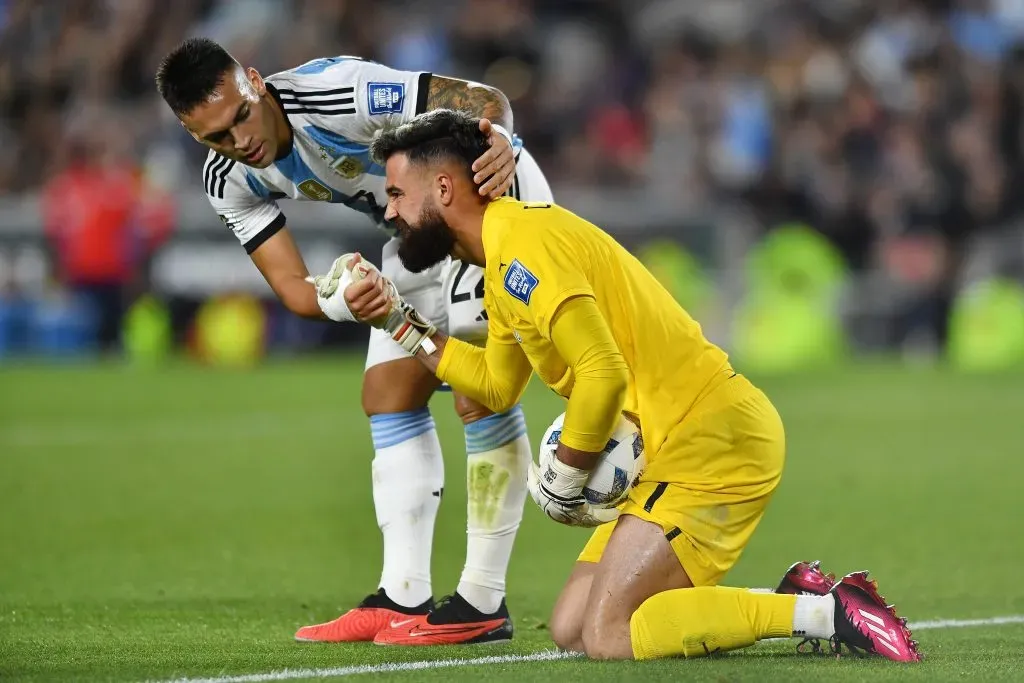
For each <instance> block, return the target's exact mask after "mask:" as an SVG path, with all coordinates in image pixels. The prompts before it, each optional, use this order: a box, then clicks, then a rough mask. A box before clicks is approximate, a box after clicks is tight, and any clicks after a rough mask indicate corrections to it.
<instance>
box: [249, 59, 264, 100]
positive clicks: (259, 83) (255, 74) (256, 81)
mask: <svg viewBox="0 0 1024 683" xmlns="http://www.w3.org/2000/svg"><path fill="white" fill-rule="evenodd" d="M245 75H246V77H247V78H248V79H249V82H250V83H252V87H253V88H255V89H256V94H257V95H259V96H260V97H263V96H264V95H266V94H267V84H266V82H265V81H264V80H263V76H260V72H259V71H257V70H256V69H254V68H253V67H251V66H250V67H249V68H248V69H246V70H245Z"/></svg>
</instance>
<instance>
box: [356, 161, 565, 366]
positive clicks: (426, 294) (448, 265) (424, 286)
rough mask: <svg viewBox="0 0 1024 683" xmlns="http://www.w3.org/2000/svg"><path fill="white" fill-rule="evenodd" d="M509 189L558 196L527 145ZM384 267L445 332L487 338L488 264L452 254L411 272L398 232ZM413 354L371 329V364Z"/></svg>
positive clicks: (526, 195) (541, 198)
mask: <svg viewBox="0 0 1024 683" xmlns="http://www.w3.org/2000/svg"><path fill="white" fill-rule="evenodd" d="M508 194H509V195H510V196H512V197H515V198H516V199H522V200H523V201H527V202H550V201H553V198H552V196H551V187H550V186H549V185H548V181H547V178H545V177H544V173H543V172H542V171H541V170H540V166H538V165H537V162H536V161H534V159H533V157H532V156H530V153H529V152H527V151H526V150H525V149H521V150H520V151H519V156H518V157H517V161H516V177H515V180H514V181H513V183H512V187H511V188H510V189H509V192H508ZM380 270H381V272H382V273H383V274H384V276H385V277H387V278H388V279H390V280H391V281H392V282H394V283H395V286H396V287H398V291H399V292H401V294H402V298H404V299H405V300H406V301H408V302H409V303H410V304H412V306H413V307H414V308H415V309H416V310H417V311H419V312H420V314H421V315H422V316H424V317H425V318H426V319H427V320H429V321H431V322H432V323H434V324H435V325H437V328H438V329H439V330H441V331H443V332H444V333H445V334H448V335H450V336H452V337H455V338H456V339H461V340H463V341H469V342H479V343H482V342H483V341H484V340H486V339H487V318H485V317H484V291H483V283H484V280H483V278H484V271H483V269H482V268H478V267H477V266H471V265H469V264H468V263H463V262H461V261H454V260H452V259H448V260H446V261H444V262H442V263H439V264H437V265H436V266H434V267H432V268H428V269H427V270H424V271H423V272H422V273H410V272H409V271H408V270H406V269H405V268H403V267H402V261H401V260H400V259H399V258H398V238H392V239H391V240H389V241H388V243H387V244H385V245H384V251H383V254H382V255H381V265H380ZM408 357H409V354H408V353H406V351H405V349H403V348H402V347H401V346H399V345H398V344H397V343H395V340H393V339H392V338H391V337H390V336H388V334H387V332H384V331H383V330H378V329H376V328H373V329H371V330H370V348H369V351H368V352H367V354H366V367H367V368H372V367H373V366H374V365H380V364H381V363H387V362H388V361H392V360H398V359H399V358H408Z"/></svg>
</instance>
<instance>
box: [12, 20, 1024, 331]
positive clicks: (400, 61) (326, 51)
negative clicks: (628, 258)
mask: <svg viewBox="0 0 1024 683" xmlns="http://www.w3.org/2000/svg"><path fill="white" fill-rule="evenodd" d="M0 31H2V39H0V111H2V118H0V142H2V143H3V146H4V149H5V150H6V151H7V153H6V154H5V155H3V157H2V158H0V195H4V194H7V195H17V194H19V193H25V192H29V191H34V190H39V189H43V188H46V187H47V184H48V183H49V184H51V185H52V184H53V183H54V182H56V181H55V179H57V178H59V175H58V174H59V173H60V172H61V171H62V169H65V168H66V167H67V165H68V164H69V163H89V164H93V165H94V166H102V165H106V166H109V165H112V164H113V165H116V166H118V167H120V168H122V169H129V170H138V171H140V172H141V176H142V177H143V178H144V179H145V182H146V183H148V184H149V185H150V186H152V187H156V188H159V189H160V190H161V191H164V192H167V193H169V194H170V195H173V194H174V193H177V192H184V191H189V192H194V191H195V189H194V188H196V187H198V185H197V182H196V180H195V178H196V174H197V170H196V169H197V168H198V167H199V164H201V159H202V156H203V153H204V152H203V150H202V149H201V148H199V146H198V145H196V144H195V143H194V142H193V141H192V140H191V139H190V138H188V137H187V136H186V135H185V134H184V133H183V132H182V130H181V129H180V127H179V126H178V125H177V122H176V121H175V120H174V118H173V117H172V116H171V114H170V112H168V111H166V110H165V109H166V108H165V107H164V106H163V104H162V102H160V101H159V99H158V97H157V95H156V93H155V90H154V87H153V82H152V75H153V71H154V67H155V65H156V63H157V61H158V60H159V58H160V57H161V56H162V55H163V54H164V53H165V52H166V51H167V50H169V49H170V48H171V47H173V45H174V44H175V43H177V42H178V41H179V40H181V38H182V37H184V36H188V35H206V36H209V37H212V38H214V39H216V40H218V41H220V42H222V43H223V44H224V45H225V46H226V47H228V49H229V50H231V51H232V52H233V53H234V54H235V55H236V57H238V58H239V60H240V61H242V62H243V64H251V65H253V66H256V67H257V68H258V69H260V70H261V72H263V73H265V74H267V73H272V72H274V71H277V70H280V69H284V68H289V67H292V66H295V65H297V64H299V63H301V62H304V61H306V60H308V59H312V58H315V57H319V56H325V55H335V54H355V55H359V56H363V57H367V58H371V59H375V60H377V61H381V62H383V63H386V64H389V65H391V66H394V67H397V68H405V69H425V70H432V71H436V72H439V73H447V74H451V75H456V76H459V77H464V78H471V79H476V80H481V81H485V82H487V83H490V84H493V85H496V86H498V87H500V88H502V89H503V90H504V92H505V93H506V94H507V95H508V96H509V99H510V100H511V101H512V104H513V108H514V111H515V128H516V132H517V133H518V134H519V135H520V136H521V137H523V138H524V140H525V141H526V144H527V145H528V146H529V147H530V149H531V151H532V152H533V153H534V155H535V156H536V157H537V158H538V160H539V161H540V163H541V165H542V167H543V168H544V169H545V170H546V172H547V173H548V175H549V177H550V179H551V180H552V183H553V185H554V186H555V188H556V194H557V190H558V188H560V187H565V186H581V187H591V188H595V187H596V188H638V189H640V190H642V191H643V193H644V194H643V195H641V196H643V197H644V198H645V201H651V202H657V201H661V200H664V201H666V202H671V203H672V205H673V206H676V207H681V208H683V209H686V208H692V207H699V206H705V205H711V204H713V205H718V206H722V205H727V206H742V207H743V209H744V211H747V212H749V213H750V214H751V215H752V216H754V218H755V221H756V223H757V224H758V225H760V226H762V227H763V228H764V229H768V228H770V227H772V226H777V225H783V224H790V223H794V222H796V223H803V224H807V225H809V226H811V227H812V228H813V229H814V230H816V231H818V232H819V233H821V234H823V235H825V236H826V237H827V238H828V239H829V240H830V241H831V242H832V243H833V244H834V245H835V246H836V247H837V248H838V249H839V251H840V252H841V254H842V255H843V257H844V259H845V261H846V263H847V265H848V266H849V267H850V268H851V269H853V270H854V271H861V272H872V273H876V272H880V273H882V274H883V275H884V278H885V281H886V282H889V283H902V285H904V286H905V287H908V288H910V289H911V290H913V291H915V292H917V293H918V294H919V295H920V296H918V297H917V299H916V301H917V303H916V304H914V305H912V306H911V308H910V309H908V312H907V315H906V316H905V318H906V320H908V321H911V322H910V323H908V324H912V325H916V324H921V325H924V327H925V328H927V329H929V330H931V331H932V332H933V333H934V335H935V336H936V337H937V338H938V339H940V340H941V339H943V338H944V336H945V321H946V320H947V319H948V313H949V306H950V301H951V299H952V297H953V295H954V293H955V290H956V288H957V287H959V285H960V283H961V282H962V275H963V271H964V268H965V267H966V265H967V264H966V262H967V260H968V259H967V258H966V255H967V254H968V249H967V246H968V245H969V244H971V243H973V241H975V240H976V239H977V238H978V236H979V235H980V236H983V237H984V236H986V235H991V236H994V237H993V239H994V241H993V242H992V244H995V245H998V246H997V247H996V248H994V249H990V250H989V252H990V256H992V258H990V259H989V260H988V261H987V262H986V266H985V267H986V268H987V270H988V271H989V272H990V273H1003V274H1010V275H1013V276H1015V277H1019V276H1020V267H1021V263H1020V258H1019V256H1020V253H1021V248H1020V242H1019V241H1015V240H1018V237H1016V236H1017V235H1019V234H1020V227H1019V221H1020V219H1021V218H1024V193H1021V192H1019V190H1018V188H1020V187H1021V184H1022V181H1024V128H1022V122H1024V0H930V1H927V2H925V1H915V0H458V1H456V0H416V1H415V2H413V1H407V2H402V1H399V0H375V1H374V2H365V1H356V0H293V1H290V2H285V1H282V0H175V1H174V2H169V3H159V2H156V1H155V0H0ZM83 159H84V160H87V161H86V162H83ZM158 213H159V212H158ZM156 232H157V233H159V232H160V231H156ZM1008 243H1009V244H1016V245H1017V246H1016V247H1015V248H1014V249H1006V248H1003V246H1004V245H1006V244H1008ZM897 336H900V335H897Z"/></svg>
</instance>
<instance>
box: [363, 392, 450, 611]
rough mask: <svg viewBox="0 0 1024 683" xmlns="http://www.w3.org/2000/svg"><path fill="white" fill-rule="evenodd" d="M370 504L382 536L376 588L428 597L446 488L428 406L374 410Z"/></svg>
mask: <svg viewBox="0 0 1024 683" xmlns="http://www.w3.org/2000/svg"><path fill="white" fill-rule="evenodd" d="M370 431H371V433H372V434H373V447H374V450H375V451H376V455H375V456H374V459H373V506H374V509H375V510H376V513H377V526H379V527H380V531H381V534H382V535H383V537H384V569H383V570H382V572H381V576H380V587H381V588H383V589H384V590H385V591H387V594H388V597H389V598H391V599H392V600H394V601H395V602H397V603H398V604H400V605H404V606H406V607H415V606H417V605H420V604H422V603H423V602H425V601H426V600H428V599H430V598H431V597H432V594H433V593H432V590H431V587H430V550H431V546H432V544H433V540H434V520H435V519H436V518H437V508H438V506H439V505H440V504H441V494H442V492H443V490H444V460H443V459H442V457H441V442H440V441H438V439H437V431H436V430H435V429H434V418H432V417H431V416H430V411H428V410H427V409H426V408H423V409H422V410H410V411H407V412H403V413H391V414H387V415H374V416H373V417H371V418H370Z"/></svg>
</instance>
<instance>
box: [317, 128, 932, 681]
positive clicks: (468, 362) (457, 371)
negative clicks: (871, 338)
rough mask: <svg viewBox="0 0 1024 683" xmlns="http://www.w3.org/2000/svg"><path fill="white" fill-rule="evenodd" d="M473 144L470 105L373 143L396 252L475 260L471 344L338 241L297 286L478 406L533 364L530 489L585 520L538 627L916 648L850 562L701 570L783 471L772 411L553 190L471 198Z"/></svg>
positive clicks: (747, 524) (607, 647)
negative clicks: (734, 583) (631, 458)
mask: <svg viewBox="0 0 1024 683" xmlns="http://www.w3.org/2000/svg"><path fill="white" fill-rule="evenodd" d="M486 145H487V141H486V140H485V139H484V138H483V136H482V135H481V134H480V132H479V127H478V123H477V121H476V120H475V119H472V118H470V117H469V116H467V115H464V114H462V113H459V112H452V111H447V110H438V111H432V112H429V113H427V114H424V115H422V116H420V117H418V118H417V119H415V120H413V121H412V122H410V123H407V124H405V125H402V126H400V127H398V128H395V129H391V130H388V131H384V132H382V133H381V134H379V136H378V137H377V138H376V140H375V142H374V145H373V148H372V153H373V154H374V156H375V157H376V158H377V159H378V160H379V161H380V162H381V163H383V164H386V170H387V195H388V207H387V214H386V218H387V219H388V220H389V221H391V222H392V223H393V224H394V226H395V227H396V228H397V229H398V231H399V234H400V237H401V246H400V248H399V256H400V257H401V259H402V263H403V264H404V265H405V267H406V268H408V269H409V270H411V271H413V272H418V271H419V270H422V269H425V268H428V267H430V266H432V265H434V264H436V263H438V262H440V261H442V260H444V259H447V258H449V257H451V258H456V259H460V260H462V261H464V262H468V263H471V264H475V265H478V266H480V267H482V268H484V270H485V276H484V280H485V297H484V304H485V308H486V312H487V315H488V318H489V333H488V337H487V345H486V347H485V348H478V347H475V346H472V345H470V344H467V343H464V342H461V341H459V340H456V339H452V338H449V337H446V336H445V335H444V334H442V333H440V332H438V331H437V330H436V329H435V328H434V326H433V325H432V324H431V323H430V322H429V321H426V320H423V319H422V318H421V317H420V316H419V314H418V313H416V311H414V310H412V309H411V307H409V306H408V304H406V303H405V302H404V301H403V300H402V299H401V298H400V296H399V293H398V292H396V291H395V289H394V287H393V286H392V285H391V284H390V283H389V282H388V281H386V280H385V279H384V278H382V277H381V276H380V274H379V272H377V271H376V270H375V269H374V268H373V267H372V266H370V265H369V264H366V263H360V259H359V257H354V258H352V257H342V258H340V259H338V261H336V262H335V266H334V267H333V268H332V269H331V272H330V273H329V274H328V275H326V276H321V277H319V278H317V282H316V284H317V288H318V295H319V296H320V297H321V299H324V300H325V301H324V303H325V306H324V308H325V310H329V308H330V305H329V304H330V301H329V300H330V298H331V297H343V298H344V299H345V300H346V302H347V304H348V307H349V308H350V309H352V310H353V311H359V312H360V315H359V317H360V318H366V319H374V320H375V323H376V325H377V326H379V327H383V328H384V329H386V330H387V331H388V332H390V333H391V334H392V336H393V337H394V339H395V340H396V341H398V342H399V343H400V344H402V345H403V346H404V347H405V348H406V349H407V350H408V351H409V352H411V353H412V354H414V355H415V356H416V357H417V358H419V359H420V360H421V361H422V362H423V364H424V365H426V366H427V367H428V368H429V369H430V370H431V371H433V372H434V373H435V374H436V375H437V376H438V377H439V378H441V379H442V380H443V381H445V382H447V383H448V384H450V385H451V386H452V387H453V388H454V389H456V390H457V391H460V392H463V393H465V394H466V395H468V396H470V397H472V398H474V399H476V400H478V401H480V402H481V403H483V404H484V405H486V406H487V407H489V408H490V409H491V410H494V411H495V412H501V411H503V410H505V409H506V408H508V407H509V406H512V405H515V403H516V402H517V401H518V400H519V398H520V396H521V394H522V393H523V391H524V389H525V388H526V385H527V382H528V381H529V379H530V376H531V373H532V372H536V373H537V375H538V376H539V377H540V378H541V380H543V382H544V383H545V384H547V385H548V386H549V387H551V389H553V390H554V391H555V392H557V393H559V394H560V395H562V396H563V397H565V398H567V399H568V407H567V410H566V418H565V427H564V430H563V431H562V435H561V440H560V443H559V445H558V448H557V451H556V454H555V456H556V457H555V458H553V459H552V460H551V461H550V463H548V464H547V465H545V469H543V470H540V469H539V468H538V466H537V465H536V464H534V465H533V467H532V470H531V473H530V481H529V488H530V493H531V495H532V497H533V499H534V500H535V501H536V503H537V504H538V505H539V506H540V507H541V508H542V509H543V510H544V512H545V513H546V514H547V515H548V516H549V517H551V518H552V519H554V520H555V521H558V522H561V523H563V524H572V525H580V526H596V527H597V528H596V530H595V531H594V533H593V535H592V537H591V539H590V541H589V542H588V543H587V545H586V547H585V548H584V550H583V552H582V553H581V555H580V556H579V560H578V561H577V563H576V566H575V568H574V570H573V572H572V574H571V576H570V577H569V580H568V583H567V584H566V586H565V587H564V588H563V590H562V593H561V595H560V597H559V599H558V602H557V605H556V607H555V611H554V615H553V616H552V619H551V630H552V635H553V637H554V640H555V643H556V644H558V645H559V646H560V647H563V648H565V649H569V650H577V651H582V652H585V653H586V654H587V655H588V656H590V657H593V658H598V659H630V658H635V659H649V658H655V657H668V656H678V655H685V656H687V657H693V656H703V655H707V654H711V653H714V652H718V651H724V650H732V649H735V648H741V647H746V646H748V645H751V644H753V643H754V642H755V641H757V640H760V639H762V638H773V637H790V636H803V637H805V638H812V639H828V640H829V642H830V645H831V647H832V649H833V650H836V651H839V650H841V647H842V644H846V645H847V646H848V647H850V648H856V649H859V650H864V651H868V652H872V653H876V654H879V655H882V656H885V657H888V658H889V659H893V660H897V661H914V660H917V659H918V654H917V649H916V643H914V642H913V641H912V640H911V639H910V632H909V630H907V628H906V626H905V625H904V624H903V622H902V621H901V620H900V619H899V618H898V617H897V616H896V614H895V612H894V611H893V610H892V609H891V608H889V607H886V604H885V601H884V600H883V599H882V598H881V597H880V596H879V595H878V593H877V590H876V589H875V586H874V583H873V582H871V581H868V580H867V579H866V574H865V573H863V572H861V573H857V574H851V575H848V576H847V577H845V578H843V579H842V580H840V581H839V582H838V583H835V582H833V580H832V579H831V577H830V576H829V575H824V574H821V572H820V571H819V570H818V569H817V565H816V564H815V565H809V564H806V563H798V564H797V565H794V567H793V568H792V569H791V570H790V572H789V573H787V575H786V578H785V579H784V580H783V583H782V585H780V589H779V591H777V592H775V593H770V592H755V591H750V590H747V589H740V588H725V587H721V586H719V585H718V583H719V581H720V580H721V579H722V577H723V576H724V575H725V573H726V572H727V571H728V570H729V569H730V568H731V567H732V566H733V564H735V562H736V560H737V559H738V558H739V556H740V553H741V552H742V551H743V548H744V547H745V546H746V545H747V543H748V542H749V540H750V537H751V534H752V533H753V531H754V529H755V528H756V527H757V524H758V522H759V521H760V520H761V517H762V515H763V514H764V511H765V507H766V506H767V504H768V501H769V499H770V498H771V496H772V493H773V492H774V490H775V488H776V486H777V485H778V482H779V479H780V476H781V474H782V466H783V461H784V457H785V438H784V433H783V427H782V421H781V419H780V418H779V415H778V413H777V412H776V411H775V408H774V407H773V406H772V404H771V402H770V401H769V400H768V398H767V397H766V396H765V395H764V394H763V393H762V392H761V391H760V390H759V389H758V388H757V387H755V386H754V385H753V384H751V383H750V382H749V381H748V380H747V379H746V378H745V377H743V376H742V375H739V374H737V373H736V372H735V371H734V370H733V368H732V367H731V366H730V364H729V361H728V358H727V356H726V354H725V353H724V352H723V351H722V350H721V349H719V348H718V347H716V346H715V345H714V344H712V343H710V342H709V341H708V340H707V339H705V337H704V335H703V334H702V332H701V328H700V325H698V324H697V322H695V321H694V320H693V319H692V318H691V317H690V316H689V315H688V314H687V313H686V311H684V310H683V309H682V308H681V307H680V306H679V305H678V304H677V303H676V301H675V300H674V299H673V298H672V296H671V295H670V294H669V293H668V292H667V291H666V290H665V289H664V288H663V287H662V286H661V285H660V284H659V283H658V281H657V280H656V279H655V278H654V277H653V276H652V275H651V274H650V273H649V272H648V271H647V270H646V269H645V268H644V266H643V265H641V264H640V263H639V262H638V261H637V260H636V259H635V258H634V257H633V256H632V255H630V254H629V253H628V252H627V251H626V250H625V249H624V248H623V247H622V246H621V245H619V244H618V243H617V242H616V241H615V240H614V239H612V238H611V237H610V236H609V235H608V234H606V233H604V232H603V231H601V230H600V229H598V228H597V227H596V226H594V225H592V224H590V223H588V222H587V221H585V220H583V219H581V218H579V217H578V216H576V215H574V214H573V213H571V212H569V211H567V210H565V209H562V208H560V207H558V206H555V205H552V204H536V203H523V202H518V201H515V200H512V199H506V198H503V199H499V200H496V201H494V202H488V201H486V200H483V199H481V198H480V196H479V194H478V193H477V192H476V191H475V188H474V186H473V180H472V171H471V165H472V163H473V160H474V159H476V158H477V157H479V156H480V154H481V153H482V152H483V150H484V149H485V148H486ZM354 272H355V273H357V275H355V276H354V275H353V273H354ZM353 279H354V280H355V281H353ZM620 413H622V414H625V415H626V416H627V417H628V418H630V419H631V420H633V421H634V422H635V423H636V424H638V425H640V427H641V431H642V433H643V438H644V443H645V445H646V450H647V462H648V465H647V468H646V470H645V471H644V473H643V474H642V476H641V477H640V479H639V482H638V483H637V484H636V485H635V486H634V487H633V488H632V489H631V491H630V494H629V498H628V500H627V501H626V502H625V503H623V504H622V505H621V506H620V507H619V509H617V510H603V509H595V508H592V507H591V506H590V505H589V504H588V503H587V502H586V501H585V500H584V499H583V496H582V489H583V486H584V483H585V482H586V479H587V476H588V471H589V470H590V469H592V468H593V466H594V465H595V463H596V462H597V458H598V457H599V454H600V453H601V451H602V450H603V449H604V446H605V443H606V442H607V440H608V438H609V436H610V434H611V432H612V430H613V428H614V426H615V424H616V422H617V420H618V416H619V414H620ZM783 593H799V594H783ZM812 593H819V594H817V595H815V594H812ZM423 618H425V619H428V620H429V618H430V617H429V615H427V616H426V617H423Z"/></svg>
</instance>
